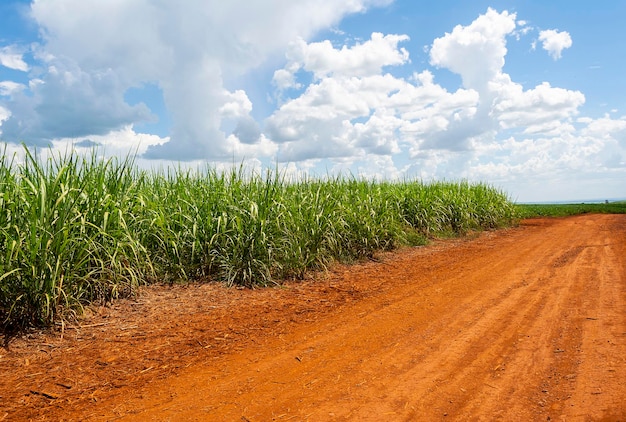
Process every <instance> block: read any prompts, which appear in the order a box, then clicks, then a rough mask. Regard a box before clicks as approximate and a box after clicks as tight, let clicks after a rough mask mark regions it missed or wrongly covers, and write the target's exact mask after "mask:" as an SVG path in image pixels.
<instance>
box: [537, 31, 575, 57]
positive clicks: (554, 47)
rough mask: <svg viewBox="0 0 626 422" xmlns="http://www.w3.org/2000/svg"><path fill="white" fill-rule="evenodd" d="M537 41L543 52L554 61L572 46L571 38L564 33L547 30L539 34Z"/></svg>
mask: <svg viewBox="0 0 626 422" xmlns="http://www.w3.org/2000/svg"><path fill="white" fill-rule="evenodd" d="M539 41H541V42H542V47H543V49H544V50H546V51H547V52H548V54H550V57H552V58H553V59H554V60H558V59H560V58H561V53H562V52H563V50H565V49H566V48H570V47H571V46H572V37H571V36H570V34H569V33H568V32H566V31H557V30H554V29H548V30H545V31H541V32H540V33H539Z"/></svg>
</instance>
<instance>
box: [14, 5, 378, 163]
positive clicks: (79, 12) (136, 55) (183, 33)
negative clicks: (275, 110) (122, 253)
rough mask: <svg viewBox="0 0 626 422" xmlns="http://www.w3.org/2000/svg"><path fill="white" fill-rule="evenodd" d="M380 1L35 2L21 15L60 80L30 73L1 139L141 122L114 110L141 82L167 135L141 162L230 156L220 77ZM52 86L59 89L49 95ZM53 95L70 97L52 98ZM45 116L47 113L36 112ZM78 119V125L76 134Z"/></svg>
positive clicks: (139, 116)
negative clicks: (28, 92)
mask: <svg viewBox="0 0 626 422" xmlns="http://www.w3.org/2000/svg"><path fill="white" fill-rule="evenodd" d="M390 1H391V0H351V1H343V0H321V1H320V0H303V1H299V2H293V1H291V0H272V1H269V2H268V1H250V0H234V1H228V2H224V1H219V0H209V1H206V0H189V1H186V2H184V3H172V2H156V3H155V2H147V1H145V0H140V1H135V2H124V1H122V2H120V1H117V2H87V3H86V2H84V1H83V0H46V1H43V0H35V1H33V3H32V5H31V9H32V12H31V15H32V17H33V19H34V20H35V21H36V22H37V24H38V25H39V26H40V28H41V32H42V34H43V37H44V45H43V46H42V48H41V49H40V50H39V51H38V52H37V54H38V58H39V60H41V61H43V62H44V63H46V65H47V66H54V67H57V68H62V70H63V71H64V72H65V73H66V75H65V76H66V77H65V79H62V80H61V79H59V77H58V76H57V75H56V74H54V73H52V72H43V73H42V74H41V75H39V76H38V78H39V79H41V80H43V81H44V84H43V85H42V86H43V87H47V88H39V89H38V92H36V93H35V97H36V98H35V100H32V101H27V100H26V99H21V100H20V101H19V102H17V101H16V103H14V104H9V107H10V109H11V111H12V116H11V118H9V119H8V120H7V121H6V122H5V124H4V127H3V131H4V135H5V136H7V138H9V137H10V138H11V139H15V140H17V139H20V138H22V139H29V140H31V139H32V140H33V141H32V142H42V140H43V139H50V138H59V137H65V136H74V135H78V134H79V133H80V134H81V135H82V133H83V131H88V127H89V125H91V124H92V123H94V126H93V127H94V129H93V130H94V131H95V132H94V133H102V132H104V131H105V130H106V131H109V130H117V129H119V128H120V127H121V126H123V125H125V124H129V123H137V122H139V121H141V120H144V119H145V118H147V117H148V116H147V110H145V109H141V107H137V106H136V107H129V106H128V105H126V104H124V93H125V92H126V90H127V89H129V88H131V87H134V86H141V85H142V84H143V83H146V82H149V83H156V84H157V85H158V86H159V88H161V90H162V92H163V97H164V100H165V104H166V106H167V109H168V111H169V113H170V114H171V120H172V130H171V141H170V142H169V143H167V144H164V145H162V146H155V147H151V148H150V149H149V150H148V151H147V156H149V157H152V158H172V159H195V158H202V157H204V158H211V157H214V158H219V157H223V158H225V159H226V158H232V157H229V153H230V150H229V149H230V147H229V145H230V144H229V142H228V141H227V136H229V135H228V134H226V133H224V132H223V130H222V123H223V122H222V118H223V114H222V112H225V113H226V114H227V115H228V113H229V112H231V111H232V110H229V107H230V106H229V105H228V104H226V103H227V102H230V101H231V99H230V97H229V95H224V86H225V81H224V80H225V79H232V78H234V77H237V76H241V75H243V74H245V73H246V72H248V71H250V70H251V69H253V68H254V67H255V66H258V65H259V64H261V63H262V62H263V61H264V60H265V59H266V57H268V55H269V54H272V53H273V52H276V51H278V50H281V49H283V48H284V47H285V46H286V45H287V44H288V43H289V42H291V41H293V40H296V39H298V38H299V37H300V38H302V39H307V38H309V37H310V36H311V35H313V34H315V33H316V32H317V31H319V30H321V29H324V28H329V27H333V26H334V25H336V24H337V23H339V21H340V20H341V19H342V18H343V17H344V16H346V15H348V14H351V13H359V12H363V11H365V10H366V9H367V8H369V7H374V6H382V5H386V4H389V3H390ZM138 16H139V17H141V19H138V18H137V17H138ZM59 62H60V63H59ZM69 78H75V79H77V80H78V81H79V82H80V83H70V81H69ZM107 84H108V89H104V86H103V85H107ZM61 85H62V88H63V91H60V90H55V89H54V88H55V87H56V88H59V89H60V88H61ZM62 92H63V93H64V96H65V97H71V98H72V99H73V101H69V102H67V101H66V102H61V99H60V98H59V97H60V95H59V94H61V93H62ZM57 98H59V99H57ZM79 98H81V99H80V100H78V99H79ZM90 103H96V104H99V106H98V107H93V106H89V104H90ZM42 105H44V106H43V107H42ZM85 106H86V110H85V109H83V108H82V107H85ZM79 107H81V108H79ZM224 107H226V108H224ZM94 108H95V109H94ZM50 110H53V111H54V113H52V114H51V115H48V114H44V113H43V111H46V113H47V112H48V111H50ZM87 111H91V112H93V113H92V116H96V117H92V119H95V122H92V121H90V120H89V119H88V118H87V117H88V113H87ZM240 111H241V110H240ZM240 111H237V112H238V113H239V112H240ZM96 112H97V113H96ZM240 117H241V116H240ZM81 118H82V119H83V124H84V127H81V128H77V127H76V126H77V122H79V121H80V119H81ZM55 122H58V124H57V123H55ZM66 123H70V125H69V126H68V125H67V124H66ZM77 132H79V133H77ZM240 133H243V132H241V131H240Z"/></svg>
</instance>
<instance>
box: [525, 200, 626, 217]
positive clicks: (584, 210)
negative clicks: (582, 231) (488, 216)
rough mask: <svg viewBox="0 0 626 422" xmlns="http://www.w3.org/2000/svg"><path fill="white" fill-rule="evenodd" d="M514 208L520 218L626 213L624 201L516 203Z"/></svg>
mask: <svg viewBox="0 0 626 422" xmlns="http://www.w3.org/2000/svg"><path fill="white" fill-rule="evenodd" d="M515 208H516V209H517V213H518V215H519V217H520V218H533V217H566V216H570V215H579V214H588V213H599V214H626V202H624V201H620V202H609V203H599V204H585V203H581V204H516V205H515Z"/></svg>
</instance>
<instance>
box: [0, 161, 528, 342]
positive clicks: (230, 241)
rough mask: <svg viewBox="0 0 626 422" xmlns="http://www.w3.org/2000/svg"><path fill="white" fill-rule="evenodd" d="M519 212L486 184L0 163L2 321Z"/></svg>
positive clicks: (250, 272) (486, 223)
mask: <svg viewBox="0 0 626 422" xmlns="http://www.w3.org/2000/svg"><path fill="white" fill-rule="evenodd" d="M515 213H516V209H515V207H514V206H513V205H512V204H511V202H510V201H509V200H508V198H507V196H506V195H505V194H504V193H503V192H500V191H498V190H497V189H494V188H492V187H490V186H488V185H485V184H470V183H467V182H458V183H453V182H436V183H430V184H424V183H421V182H418V181H403V182H397V183H392V182H372V181H368V180H361V179H358V178H355V177H349V178H347V177H336V178H328V179H326V180H318V179H306V178H304V179H301V180H298V181H291V182H289V181H287V180H286V179H285V178H284V176H283V175H281V173H280V172H278V171H268V172H267V173H265V174H252V175H247V174H246V173H245V172H244V169H243V168H239V169H238V170H237V169H234V170H232V171H230V172H217V171H216V170H214V169H210V168H207V169H204V170H202V171H200V170H198V171H183V170H168V171H156V172H145V171H139V170H138V169H137V168H136V167H135V165H134V162H133V158H132V157H129V158H126V159H123V160H117V159H110V160H107V161H102V160H100V159H98V157H97V156H96V155H95V154H93V155H91V156H88V157H80V156H78V155H77V154H76V153H68V154H66V155H63V156H55V157H52V158H50V159H48V160H46V161H43V160H40V159H38V158H37V157H36V156H35V155H33V154H32V153H31V152H30V151H28V150H26V158H25V160H24V162H23V163H16V161H15V159H14V158H12V157H7V156H6V155H3V156H2V159H1V161H0V328H2V330H3V331H4V332H5V333H7V332H10V331H13V330H18V329H22V328H25V327H28V326H33V325H37V326H45V325H50V324H53V323H54V322H55V321H57V320H58V319H61V318H65V317H67V316H68V314H71V313H72V312H75V311H77V310H79V309H80V307H81V306H82V305H84V304H86V303H90V302H93V301H107V300H110V299H112V298H115V297H118V296H121V295H129V294H132V292H133V291H134V290H135V288H136V286H138V285H140V284H143V283H150V282H153V281H166V282H177V281H189V280H194V279H198V278H205V277H210V278H211V279H213V280H217V281H221V282H225V283H227V284H228V285H241V286H247V287H254V286H267V285H271V284H274V283H277V282H279V281H280V280H281V279H284V278H301V277H303V276H304V275H305V274H306V273H307V272H308V271H310V270H318V269H324V268H326V267H327V266H328V265H330V264H331V263H332V262H334V261H342V262H351V261H354V260H358V259H362V258H368V257H372V256H373V254H374V253H375V252H376V251H379V250H392V249H394V248H396V247H398V246H401V245H407V244H410V245H416V244H422V243H424V241H425V239H428V238H429V237H433V236H440V235H450V234H453V235H459V234H463V233H465V232H467V231H469V230H481V229H492V228H496V227H501V226H504V225H508V224H511V223H513V222H514V221H515V218H516V216H515Z"/></svg>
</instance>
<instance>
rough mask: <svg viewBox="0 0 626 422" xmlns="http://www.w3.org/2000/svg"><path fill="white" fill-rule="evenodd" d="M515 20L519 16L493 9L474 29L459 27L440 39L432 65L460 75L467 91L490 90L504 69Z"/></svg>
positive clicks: (434, 48) (435, 45)
mask: <svg viewBox="0 0 626 422" xmlns="http://www.w3.org/2000/svg"><path fill="white" fill-rule="evenodd" d="M515 19H516V14H515V13H508V12H507V11H504V12H502V13H498V12H496V11H495V10H493V9H491V8H489V9H488V10H487V13H485V14H484V15H481V16H480V17H478V19H476V20H475V21H474V22H472V23H471V24H470V25H468V26H461V25H457V26H456V27H455V28H454V30H453V31H452V33H446V34H445V35H444V36H443V37H441V38H437V39H436V40H435V41H434V42H433V44H432V48H431V50H430V63H431V64H432V65H433V66H437V67H445V68H447V69H450V70H451V71H452V72H454V73H457V74H459V75H460V76H461V78H462V79H463V85H464V86H465V87H466V88H477V89H480V88H482V87H484V86H486V84H487V83H488V82H489V81H491V80H493V79H494V78H495V77H496V76H497V75H498V74H499V73H500V72H501V70H502V67H503V66H504V57H505V56H506V53H507V48H506V36H507V35H510V34H512V33H513V31H514V30H515Z"/></svg>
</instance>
